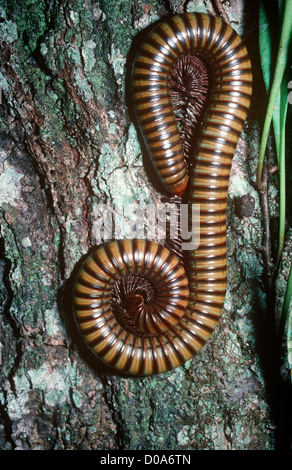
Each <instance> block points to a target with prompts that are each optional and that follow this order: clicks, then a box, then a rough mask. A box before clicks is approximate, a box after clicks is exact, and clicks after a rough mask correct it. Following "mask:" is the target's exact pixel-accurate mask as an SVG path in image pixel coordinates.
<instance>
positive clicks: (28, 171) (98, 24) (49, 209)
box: [0, 0, 277, 450]
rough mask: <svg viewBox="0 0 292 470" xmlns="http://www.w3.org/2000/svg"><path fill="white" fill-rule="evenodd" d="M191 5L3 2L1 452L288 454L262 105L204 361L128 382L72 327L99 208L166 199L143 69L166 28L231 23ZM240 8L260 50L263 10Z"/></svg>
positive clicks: (237, 195) (236, 192)
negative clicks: (278, 450) (210, 19)
mask: <svg viewBox="0 0 292 470" xmlns="http://www.w3.org/2000/svg"><path fill="white" fill-rule="evenodd" d="M193 3H194V2H184V1H181V2H179V1H175V0H174V1H170V2H163V1H162V2H161V1H158V0H157V1H156V0H155V1H151V2H149V3H143V2H141V1H140V0H126V1H120V0H117V1H116V0H115V1H114V0H109V1H106V0H100V1H99V2H96V1H93V0H82V1H81V0H52V1H50V2H48V1H46V0H38V1H34V0H25V1H22V2H20V1H18V2H17V1H16V2H12V3H11V2H9V0H1V7H0V15H1V16H0V18H1V19H0V34H1V72H0V84H1V90H2V102H1V105H0V114H1V124H0V126H1V128H0V130H1V149H0V168H1V175H0V209H1V210H0V223H1V262H0V272H1V291H0V295H1V310H2V315H1V317H0V342H1V343H0V347H1V350H0V356H1V364H0V367H1V391H0V411H1V421H0V447H1V448H2V449H6V450H10V449H41V450H45V449H54V450H56V449H66V450H68V449H95V450H99V449H103V450H113V449H122V450H127V449H133V450H136V449H155V450H159V449H170V450H173V449H176V450H178V449H181V450H183V449H187V450H192V449H242V450H247V449H262V450H264V449H273V448H275V426H277V420H276V419H275V415H274V414H273V406H272V403H271V394H270V387H269V379H268V378H267V375H266V371H267V369H268V367H267V364H268V363H269V360H270V354H271V353H270V352H269V341H270V339H271V337H272V331H271V330H269V328H264V329H263V328H262V326H261V322H262V321H263V320H265V318H266V317H265V315H266V312H267V304H266V302H267V295H266V291H265V288H264V285H263V282H262V277H263V265H262V261H261V254H260V253H259V251H258V250H257V248H258V247H259V246H260V245H261V240H262V235H263V233H262V224H261V211H260V207H259V196H258V193H257V191H256V190H255V189H254V186H253V182H254V181H255V174H256V171H255V169H256V157H257V149H258V143H259V131H258V122H257V120H258V119H259V113H258V112H257V106H258V104H257V103H258V101H257V100H258V96H257V95H255V98H254V102H253V105H252V109H251V112H250V117H249V121H248V122H247V124H246V126H245V129H244V132H243V134H242V137H241V139H240V142H239V145H238V147H237V151H236V155H235V157H234V162H233V170H232V175H231V182H230V204H229V207H230V213H229V227H228V250H229V251H228V272H229V277H228V292H227V299H226V303H225V309H224V312H223V315H222V318H221V320H220V322H219V325H218V327H217V328H216V330H215V332H214V334H213V336H212V338H211V340H210V341H209V342H208V344H207V345H206V347H205V348H204V349H203V350H202V352H201V353H200V354H199V355H198V356H197V357H196V358H194V359H193V360H191V361H189V362H188V363H186V364H185V365H184V366H182V367H179V368H177V369H175V370H173V371H171V372H168V373H166V374H162V375H158V376H153V377H147V378H145V377H144V378H133V377H125V376H122V375H121V374H117V373H116V372H114V371H113V370H111V369H110V368H108V367H106V366H105V365H103V364H102V363H101V362H99V361H98V360H97V359H96V358H95V357H93V355H92V354H91V353H90V352H89V350H88V349H87V347H86V346H85V344H84V343H83V340H82V339H81V338H80V337H79V334H78V332H77V329H76V327H75V323H74V321H73V315H72V300H71V298H72V287H73V283H74V278H75V275H76V272H77V270H78V269H79V267H80V265H81V262H82V261H83V260H84V257H85V256H86V254H87V253H88V252H89V250H90V249H91V248H92V247H93V246H96V245H99V244H101V243H102V242H103V241H104V240H105V238H106V236H105V233H103V231H102V230H101V225H102V214H101V213H100V208H101V207H102V206H101V204H104V205H105V206H104V207H111V208H113V207H116V206H117V205H118V203H119V202H120V201H121V200H123V202H124V204H129V203H131V202H135V201H139V203H140V204H142V205H143V204H147V203H153V204H157V201H159V200H160V199H161V193H160V190H159V189H160V188H159V184H158V182H157V180H156V177H155V176H154V175H153V170H152V168H151V165H150V164H149V161H148V156H147V155H146V154H145V152H144V148H143V145H142V143H141V142H140V140H139V138H138V134H137V131H136V128H135V125H134V117H133V116H134V113H133V106H132V103H131V96H130V72H131V64H132V61H133V57H134V53H135V50H136V49H137V46H138V45H139V43H140V41H141V38H142V37H143V35H144V34H145V30H146V29H147V27H148V26H149V25H150V24H151V23H153V22H155V21H156V20H158V19H160V18H163V17H164V16H168V15H171V14H173V13H177V12H182V11H185V9H186V8H187V11H206V12H209V13H211V14H215V13H217V11H216V10H215V9H214V6H213V5H212V3H211V2H210V1H205V2H200V4H199V5H197V6H195V5H194V4H193ZM222 3H224V2H222ZM231 3H232V6H229V7H228V8H227V6H226V9H225V12H226V14H227V16H228V17H229V20H230V22H231V25H232V26H233V27H234V28H235V29H236V30H237V31H238V32H239V34H240V35H241V36H242V37H243V38H244V39H245V40H246V44H247V46H251V45H253V44H254V43H255V41H256V40H257V39H256V37H257V17H256V12H257V5H255V4H254V2H246V4H245V6H243V3H242V2H241V1H239V0H238V1H236V2H231ZM250 49H251V51H250V52H251V55H252V58H254V59H255V58H256V60H258V58H257V57H256V53H255V52H254V50H252V49H253V48H252V47H250ZM256 89H257V85H256ZM271 187H272V188H273V190H274V191H275V192H276V183H275V182H274V180H273V179H272V180H271ZM246 195H248V198H246V197H245V198H244V196H246ZM244 201H245V202H244ZM238 207H240V210H239V209H238ZM274 207H275V209H274V210H275V211H276V202H275V205H274ZM119 217H120V219H119V220H120V221H121V222H120V223H121V225H124V224H127V222H128V219H127V216H125V215H124V214H122V213H121V214H119ZM266 324H268V326H270V325H271V324H272V322H271V320H270V319H267V318H266ZM268 335H270V336H268Z"/></svg>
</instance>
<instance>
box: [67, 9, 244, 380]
mask: <svg viewBox="0 0 292 470" xmlns="http://www.w3.org/2000/svg"><path fill="white" fill-rule="evenodd" d="M132 82H133V96H134V103H135V108H136V115H137V120H138V124H139V127H140V129H141V133H142V135H143V137H144V140H145V143H146V146H147V149H148V152H149V155H150V157H151V160H152V162H153V165H154V167H155V168H156V171H157V173H158V175H159V177H160V179H161V181H162V183H163V185H164V186H165V188H166V189H167V190H168V192H169V193H171V194H173V195H177V197H179V198H180V197H182V196H184V197H187V200H188V203H189V204H200V246H199V248H198V249H196V250H192V251H189V252H187V275H186V271H185V269H184V267H183V262H182V261H181V260H180V259H179V258H177V256H175V255H174V254H172V253H170V251H169V250H168V249H167V248H165V247H162V246H160V245H158V244H156V243H154V242H150V241H145V240H123V241H113V242H110V243H107V244H105V245H103V246H101V247H98V248H96V249H95V250H94V251H93V253H92V254H91V255H90V256H89V257H88V258H87V260H86V261H85V262H84V264H83V266H82V267H81V269H80V271H79V274H78V275H77V279H76V283H75V288H74V312H75V319H76V322H77V325H78V327H79V329H80V332H81V334H82V335H83V337H84V338H85V341H86V343H87V345H88V346H89V347H90V348H91V349H92V351H93V352H94V353H95V354H96V355H97V356H98V357H99V358H100V359H102V360H103V361H104V362H106V363H107V364H109V365H111V366H113V367H115V368H116V369H119V370H122V371H124V372H128V373H130V374H136V375H146V374H153V373H159V372H165V371H167V370H170V369H172V368H175V367H177V366H179V365H181V364H183V363H185V361H187V360H189V359H191V358H192V357H193V356H194V355H195V354H196V353H197V352H198V351H199V350H200V349H201V348H202V346H203V345H204V344H205V343H206V341H207V340H208V339H209V337H210V335H211V333H212V332H213V330H214V328H215V326H216V324H217V322H218V320H219V317H220V315H221V312H222V308H223V304H224V299H225V291H226V209H227V195H228V181H229V174H230V168H231V162H232V158H233V154H234V151H235V147H236V144H237V141H238V139H239V136H240V133H241V130H242V127H243V123H244V121H245V119H246V115H247V111H248V108H249V105H250V96H251V92H252V73H251V64H250V61H249V58H248V54H247V50H246V48H245V46H244V45H243V43H242V41H241V39H240V37H239V36H238V35H237V33H236V32H235V31H234V30H233V29H232V28H231V27H230V26H229V25H227V24H226V23H224V22H223V21H221V20H220V19H219V18H217V17H213V16H209V15H206V14H201V13H199V14H196V13H189V14H184V15H177V16H174V17H171V18H169V19H167V20H165V21H163V22H161V23H160V24H159V25H158V26H156V27H155V28H154V29H153V30H152V31H151V32H150V33H149V34H148V36H147V37H146V39H145V41H144V42H143V44H142V46H141V47H140V49H139V51H138V54H137V56H136V59H135V62H134V67H133V72H132ZM207 85H208V89H209V91H208V99H207V98H206V97H205V95H206V96H207V93H206V86H207ZM197 90H199V91H200V90H201V91H200V94H199V95H198V92H197ZM205 98H206V99H207V101H206V99H205ZM206 103H207V105H206ZM173 107H175V108H176V112H175V111H174V109H173ZM198 112H199V114H200V113H201V112H204V117H203V118H202V117H197V118H195V117H194V113H198ZM181 113H183V114H184V116H185V117H184V118H181V117H180V114H181ZM196 120H197V121H199V124H200V132H199V134H197V135H195V136H194V135H193V127H194V121H196ZM200 121H202V123H201V122H200ZM190 134H192V138H190V137H189V136H190Z"/></svg>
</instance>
